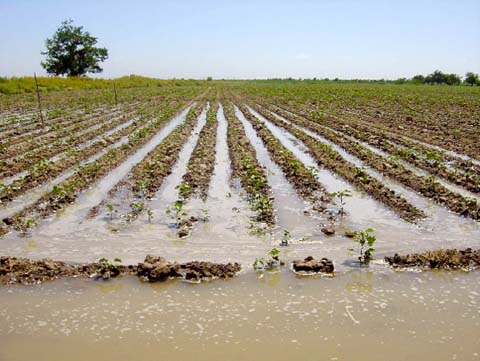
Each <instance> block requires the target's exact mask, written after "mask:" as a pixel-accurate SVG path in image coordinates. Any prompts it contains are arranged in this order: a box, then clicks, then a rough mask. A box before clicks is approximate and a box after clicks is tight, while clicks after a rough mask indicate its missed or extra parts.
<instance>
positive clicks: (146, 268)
mask: <svg viewBox="0 0 480 361" xmlns="http://www.w3.org/2000/svg"><path fill="white" fill-rule="evenodd" d="M240 270H241V266H240V264H239V263H226V264H223V263H213V262H199V261H193V262H186V263H170V262H167V261H166V260H165V259H163V258H162V257H156V256H151V255H148V256H147V257H146V258H145V261H144V262H141V263H139V264H137V265H128V266H123V265H117V264H114V263H108V264H105V263H102V262H95V263H84V264H69V263H65V262H60V261H52V260H50V259H43V260H30V259H26V258H16V257H8V256H2V257H0V284H23V285H33V284H40V283H43V282H47V281H53V280H57V279H61V278H77V277H87V278H94V279H103V280H106V279H109V278H115V277H118V276H120V275H130V276H138V277H139V278H140V279H141V280H145V281H148V282H161V281H165V280H167V279H169V278H181V279H185V280H188V281H192V282H201V281H210V280H213V279H217V278H220V279H227V278H232V277H235V276H236V275H237V273H238V272H240Z"/></svg>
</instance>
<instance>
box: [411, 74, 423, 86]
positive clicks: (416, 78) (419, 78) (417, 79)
mask: <svg viewBox="0 0 480 361" xmlns="http://www.w3.org/2000/svg"><path fill="white" fill-rule="evenodd" d="M412 81H413V82H414V83H415V84H423V83H425V77H424V76H423V75H422V74H418V75H415V76H414V77H413V78H412Z"/></svg>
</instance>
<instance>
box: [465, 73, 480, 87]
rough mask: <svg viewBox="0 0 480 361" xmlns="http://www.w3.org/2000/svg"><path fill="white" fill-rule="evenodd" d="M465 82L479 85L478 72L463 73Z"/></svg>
mask: <svg viewBox="0 0 480 361" xmlns="http://www.w3.org/2000/svg"><path fill="white" fill-rule="evenodd" d="M465 84H469V85H480V78H479V77H478V74H475V73H472V72H468V73H467V74H465Z"/></svg>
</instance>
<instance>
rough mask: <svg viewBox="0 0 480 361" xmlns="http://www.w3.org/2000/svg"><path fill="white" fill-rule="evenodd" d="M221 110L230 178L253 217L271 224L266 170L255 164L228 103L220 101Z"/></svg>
mask: <svg viewBox="0 0 480 361" xmlns="http://www.w3.org/2000/svg"><path fill="white" fill-rule="evenodd" d="M224 113H225V117H226V119H227V122H228V131H227V142H228V149H229V155H230V159H231V168H232V178H237V179H239V180H240V183H241V185H242V187H243V189H244V190H245V192H246V193H247V195H248V201H249V203H250V204H251V206H252V209H253V210H254V211H255V212H256V221H257V222H264V223H266V224H268V225H272V224H274V223H275V215H274V210H273V200H272V197H271V189H270V186H269V184H268V179H267V173H266V170H265V168H264V167H262V166H261V165H260V164H259V162H258V160H257V157H256V152H255V148H254V147H253V146H252V144H251V143H250V141H249V140H248V138H247V136H246V134H245V130H244V128H243V126H242V123H241V122H240V120H238V118H237V116H236V115H235V112H234V109H233V106H232V104H231V103H226V104H225V105H224Z"/></svg>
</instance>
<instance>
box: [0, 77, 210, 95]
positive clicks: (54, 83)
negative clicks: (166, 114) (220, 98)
mask: <svg viewBox="0 0 480 361" xmlns="http://www.w3.org/2000/svg"><path fill="white" fill-rule="evenodd" d="M37 79H38V85H39V90H40V91H41V92H47V91H61V90H89V89H107V88H108V89H112V92H113V84H115V86H116V87H117V89H127V88H140V87H167V86H175V87H182V86H206V85H207V83H206V81H204V80H193V79H188V80H184V79H166V80H163V79H154V78H147V77H143V76H139V75H128V76H123V77H121V78H116V79H93V78H88V77H68V78H62V77H49V78H47V77H37ZM33 92H35V79H34V78H33V77H12V78H2V77H0V94H19V93H33Z"/></svg>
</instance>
